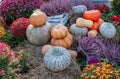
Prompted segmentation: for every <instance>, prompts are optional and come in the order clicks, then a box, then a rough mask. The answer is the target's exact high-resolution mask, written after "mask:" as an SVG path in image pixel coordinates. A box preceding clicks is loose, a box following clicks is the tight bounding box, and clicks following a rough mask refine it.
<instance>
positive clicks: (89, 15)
mask: <svg viewBox="0 0 120 79" xmlns="http://www.w3.org/2000/svg"><path fill="white" fill-rule="evenodd" d="M101 16H102V13H101V12H100V11H99V10H89V11H85V12H84V14H83V18H85V19H88V20H92V21H94V22H96V21H98V20H99V19H100V18H101Z"/></svg>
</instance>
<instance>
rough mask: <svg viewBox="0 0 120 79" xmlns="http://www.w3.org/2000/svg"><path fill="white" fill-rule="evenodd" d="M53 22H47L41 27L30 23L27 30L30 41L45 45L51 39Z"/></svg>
mask: <svg viewBox="0 0 120 79" xmlns="http://www.w3.org/2000/svg"><path fill="white" fill-rule="evenodd" d="M51 28H52V26H51V24H50V23H48V22H46V24H45V25H42V26H41V27H34V26H33V25H31V24H30V25H29V26H28V27H27V30H26V36H27V39H28V41H29V42H30V43H31V44H33V45H37V46H38V45H44V44H46V43H47V42H48V41H49V40H50V31H51Z"/></svg>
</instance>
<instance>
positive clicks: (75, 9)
mask: <svg viewBox="0 0 120 79" xmlns="http://www.w3.org/2000/svg"><path fill="white" fill-rule="evenodd" d="M85 11H87V7H86V6H85V5H77V6H73V7H72V12H73V14H76V13H84V12H85Z"/></svg>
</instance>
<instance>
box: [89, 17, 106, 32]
mask: <svg viewBox="0 0 120 79" xmlns="http://www.w3.org/2000/svg"><path fill="white" fill-rule="evenodd" d="M102 23H104V20H102V19H101V18H100V19H99V20H98V21H97V22H94V23H93V26H92V27H89V28H88V29H89V30H96V31H98V32H99V27H100V25H101V24H102Z"/></svg>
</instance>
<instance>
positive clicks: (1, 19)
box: [0, 16, 7, 28]
mask: <svg viewBox="0 0 120 79" xmlns="http://www.w3.org/2000/svg"><path fill="white" fill-rule="evenodd" d="M0 26H2V27H4V28H6V27H7V25H6V23H5V21H4V20H3V18H2V17H1V16H0Z"/></svg>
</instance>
